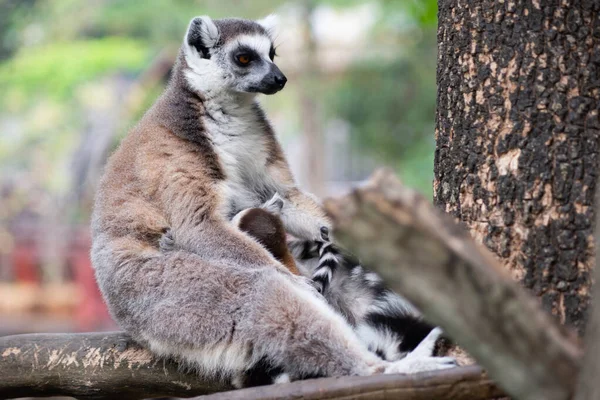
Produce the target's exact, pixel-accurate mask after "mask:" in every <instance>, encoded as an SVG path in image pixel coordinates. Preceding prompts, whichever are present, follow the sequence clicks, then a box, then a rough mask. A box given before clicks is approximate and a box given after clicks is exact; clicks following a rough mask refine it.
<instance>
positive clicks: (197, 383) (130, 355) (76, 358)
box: [0, 332, 231, 399]
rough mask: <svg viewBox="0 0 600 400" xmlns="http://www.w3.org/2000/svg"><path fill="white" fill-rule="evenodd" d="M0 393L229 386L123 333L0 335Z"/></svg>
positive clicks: (107, 394) (191, 391) (168, 392)
mask: <svg viewBox="0 0 600 400" xmlns="http://www.w3.org/2000/svg"><path fill="white" fill-rule="evenodd" d="M0 376H1V377H2V379H0V398H2V399H5V398H14V397H29V396H35V397H38V396H54V395H62V396H73V397H77V398H87V399H94V398H115V396H117V395H118V397H119V398H124V399H125V398H128V399H142V398H148V397H162V396H165V397H166V396H177V397H190V396H197V395H199V394H205V393H213V392H216V391H222V390H228V389H231V386H226V385H223V384H220V383H217V382H210V381H205V380H202V379H200V378H199V377H198V376H197V375H194V374H186V373H182V372H180V368H178V366H177V365H176V364H174V363H171V362H167V361H164V360H159V359H157V358H156V357H154V356H153V355H152V354H150V352H149V351H148V350H146V349H144V348H142V347H141V346H139V345H138V344H136V343H134V342H133V341H132V340H131V338H129V336H127V335H126V334H125V333H122V332H112V333H86V334H31V335H15V336H6V337H1V338H0Z"/></svg>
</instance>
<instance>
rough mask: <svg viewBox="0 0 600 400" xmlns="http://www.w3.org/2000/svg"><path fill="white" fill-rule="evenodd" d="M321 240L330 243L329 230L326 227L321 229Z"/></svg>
mask: <svg viewBox="0 0 600 400" xmlns="http://www.w3.org/2000/svg"><path fill="white" fill-rule="evenodd" d="M321 239H323V240H324V241H326V242H329V228H328V227H326V226H322V227H321Z"/></svg>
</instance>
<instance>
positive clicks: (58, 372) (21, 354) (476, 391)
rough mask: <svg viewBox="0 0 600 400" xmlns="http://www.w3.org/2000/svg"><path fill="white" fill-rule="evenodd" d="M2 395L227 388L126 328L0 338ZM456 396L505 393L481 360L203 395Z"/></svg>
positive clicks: (477, 398)
mask: <svg viewBox="0 0 600 400" xmlns="http://www.w3.org/2000/svg"><path fill="white" fill-rule="evenodd" d="M0 376H2V380H0V398H14V397H25V396H35V397H38V396H53V395H63V396H74V397H77V398H81V399H110V398H115V397H117V396H118V397H119V398H124V399H142V398H148V397H163V396H176V397H191V396H197V395H200V394H204V393H212V392H215V391H222V390H229V389H231V387H228V386H226V385H223V384H219V383H217V382H216V381H205V380H202V379H201V378H199V377H198V376H197V375H195V374H191V373H189V374H188V373H185V372H183V371H181V369H180V368H178V367H177V365H176V364H174V363H170V362H166V361H163V360H159V359H157V358H155V357H154V356H153V355H152V354H150V352H148V351H147V350H145V349H144V348H142V347H140V346H139V345H137V344H135V343H134V342H132V340H131V339H130V338H129V337H128V336H127V335H126V334H125V333H121V332H112V333H87V334H34V335H16V336H6V337H3V338H0ZM400 395H402V396H403V397H402V398H403V399H414V400H420V399H423V400H425V399H427V400H436V399H453V400H485V399H493V398H497V397H499V396H501V395H502V393H501V391H500V389H498V387H496V385H495V384H494V383H493V382H492V381H491V380H490V379H489V378H488V377H487V376H486V375H485V374H483V372H482V370H481V368H479V367H467V368H456V369H453V370H446V371H439V372H432V373H425V374H418V375H412V376H406V375H378V376H370V377H341V378H326V379H316V380H307V381H299V382H293V383H290V384H284V385H271V386H263V387H258V388H250V389H244V390H238V391H231V392H225V393H219V394H214V395H209V396H205V397H201V398H202V399H203V400H225V399H232V400H235V399H247V400H252V399H273V398H291V397H293V398H302V399H305V400H309V399H347V398H348V397H352V398H356V399H371V398H373V396H377V398H381V399H396V398H398V396H400Z"/></svg>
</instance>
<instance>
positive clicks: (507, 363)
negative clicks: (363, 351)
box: [326, 171, 581, 400]
mask: <svg viewBox="0 0 600 400" xmlns="http://www.w3.org/2000/svg"><path fill="white" fill-rule="evenodd" d="M326 208H327V209H328V212H329V213H330V215H331V217H332V218H333V220H334V223H335V226H336V227H337V228H336V236H337V238H338V239H339V240H340V241H341V242H342V243H343V244H344V245H345V246H346V247H347V248H349V249H353V251H354V252H355V253H356V254H357V255H358V256H359V257H360V258H361V260H362V261H363V263H364V264H365V265H367V266H368V267H369V268H371V269H373V270H375V271H377V272H378V273H380V274H381V276H382V277H383V279H384V280H385V281H386V282H387V284H388V285H389V286H390V287H391V288H392V289H393V290H395V291H398V292H400V293H402V294H403V295H405V296H406V297H407V298H408V299H409V300H410V301H412V302H413V303H414V304H415V305H416V306H417V307H418V308H420V309H421V310H422V311H423V312H424V314H425V316H426V317H427V318H428V319H429V320H430V321H431V322H432V323H435V324H439V325H440V326H441V327H442V328H444V329H445V330H446V332H447V333H448V334H449V335H450V336H451V337H453V338H455V339H456V341H457V342H458V343H459V344H460V345H461V346H463V347H464V348H465V349H466V350H467V351H468V352H469V353H470V354H471V355H472V356H474V357H475V358H476V359H477V361H478V362H479V363H480V364H481V365H482V366H484V367H485V368H486V369H487V370H488V371H489V373H490V376H491V377H492V378H494V379H496V380H497V382H498V383H499V384H500V385H501V387H502V388H504V389H505V390H506V392H507V393H508V394H510V395H513V396H514V397H515V398H517V399H523V400H524V399H532V400H533V399H536V400H538V399H545V400H564V399H567V398H569V396H570V395H571V394H572V393H573V390H574V387H575V383H576V378H577V372H578V366H579V360H580V356H581V352H580V349H579V348H578V346H577V345H576V344H575V343H574V341H573V340H572V339H571V338H569V337H568V334H566V333H565V332H564V331H563V330H562V329H563V328H561V327H559V326H558V325H557V324H555V323H554V322H553V321H551V320H550V318H549V317H548V315H546V313H545V312H543V311H542V309H541V308H540V307H539V305H538V304H537V302H536V301H535V300H534V299H533V298H531V297H530V296H529V295H528V294H527V293H526V292H525V291H524V290H523V289H522V288H520V287H519V286H518V285H517V284H516V283H515V282H513V281H512V280H511V279H510V277H508V276H507V273H506V272H505V271H504V270H503V268H502V267H501V266H500V265H499V264H498V262H497V261H496V260H495V259H494V258H493V256H491V254H490V253H489V252H488V251H487V250H485V249H483V248H482V247H480V246H478V245H477V244H476V243H475V242H474V241H473V240H471V238H470V237H469V236H468V235H467V234H466V232H464V230H463V229H461V228H460V227H459V226H458V225H456V224H455V223H454V221H452V220H451V219H450V217H449V216H447V215H445V214H442V213H441V212H440V211H439V210H438V209H436V208H434V207H433V206H432V205H431V204H430V203H429V202H428V201H427V200H425V199H424V198H423V197H422V196H420V195H418V194H417V193H415V192H414V191H412V190H410V189H407V188H405V187H404V186H402V185H401V183H400V182H399V181H398V180H397V179H396V178H395V177H394V176H393V174H392V173H391V172H389V171H381V172H379V173H377V174H376V175H375V176H374V178H373V179H372V180H371V181H370V182H369V183H368V184H367V185H366V186H365V187H363V188H360V189H357V190H355V191H354V192H353V193H352V194H350V195H348V196H346V197H344V198H340V199H336V200H330V201H328V202H326Z"/></svg>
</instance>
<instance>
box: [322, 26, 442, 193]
mask: <svg viewBox="0 0 600 400" xmlns="http://www.w3.org/2000/svg"><path fill="white" fill-rule="evenodd" d="M433 33H434V32H433V31H426V34H425V36H423V37H422V38H420V39H419V40H417V41H414V42H412V43H407V44H406V45H405V47H404V49H403V52H402V53H401V54H399V55H398V56H397V57H396V58H395V59H393V60H392V61H388V62H385V61H382V60H379V61H378V60H371V61H369V62H364V63H361V64H358V65H355V66H354V67H353V68H351V69H350V70H349V71H348V72H347V73H346V74H345V75H344V78H343V79H340V81H339V84H338V85H337V86H336V87H335V88H334V90H332V91H331V92H330V96H329V97H330V98H329V101H327V102H326V104H327V106H328V109H329V110H330V112H331V113H332V114H333V115H338V116H339V117H341V118H342V119H344V120H346V121H348V122H350V124H351V126H352V136H351V138H352V140H353V142H354V144H355V145H356V146H357V147H358V148H360V149H363V150H364V151H365V152H366V153H368V154H370V155H371V156H372V157H373V158H374V159H376V160H380V161H383V162H385V163H386V164H388V165H390V166H392V167H394V168H395V169H397V170H398V172H399V173H400V175H401V177H402V179H403V180H404V181H405V182H406V183H408V184H410V185H411V186H415V187H417V188H418V189H420V190H421V191H422V192H424V193H431V177H432V165H433V164H432V162H433V149H434V140H433V131H434V115H435V102H436V86H435V80H434V79H433V78H434V77H435V70H436V63H435V62H436V52H435V36H434V35H433Z"/></svg>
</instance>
